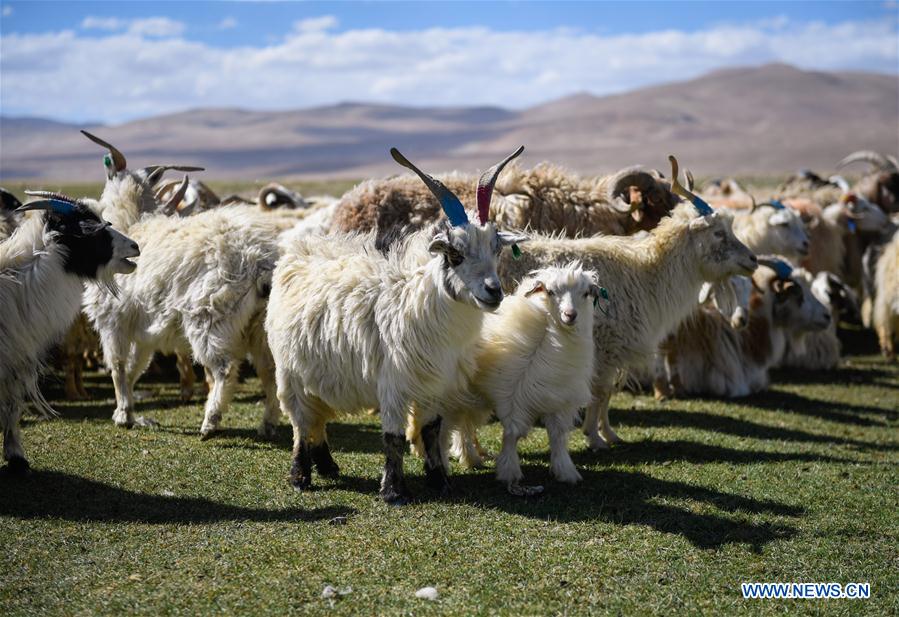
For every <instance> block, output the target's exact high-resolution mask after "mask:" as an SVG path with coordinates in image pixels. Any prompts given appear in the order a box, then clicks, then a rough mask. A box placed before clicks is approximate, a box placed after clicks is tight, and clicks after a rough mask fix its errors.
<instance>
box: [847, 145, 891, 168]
mask: <svg viewBox="0 0 899 617" xmlns="http://www.w3.org/2000/svg"><path fill="white" fill-rule="evenodd" d="M852 163H870V164H872V165H875V166H876V167H877V169H880V170H883V171H899V169H897V168H896V165H894V164H893V163H892V161H890V160H889V159H888V158H887V157H885V156H884V155H882V154H880V153H878V152H874V151H873V150H858V151H856V152H853V153H852V154H850V155H849V156H847V157H846V158H844V159H843V160H842V161H840V162H839V163H837V168H840V167H845V166H846V165H851V164H852Z"/></svg>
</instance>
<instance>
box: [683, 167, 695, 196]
mask: <svg viewBox="0 0 899 617" xmlns="http://www.w3.org/2000/svg"><path fill="white" fill-rule="evenodd" d="M684 180H686V182H687V190H688V191H692V190H693V187H694V186H696V181H695V180H694V179H693V172H692V171H690V170H689V169H685V170H684Z"/></svg>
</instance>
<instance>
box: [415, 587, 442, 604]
mask: <svg viewBox="0 0 899 617" xmlns="http://www.w3.org/2000/svg"><path fill="white" fill-rule="evenodd" d="M439 596H440V594H439V593H437V589H436V588H434V587H422V588H421V589H419V590H418V591H416V592H415V597H416V598H421V599H422V600H432V601H433V600H436V599H437V598H438V597H439Z"/></svg>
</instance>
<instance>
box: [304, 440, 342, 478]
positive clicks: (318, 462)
mask: <svg viewBox="0 0 899 617" xmlns="http://www.w3.org/2000/svg"><path fill="white" fill-rule="evenodd" d="M310 455H311V456H312V464H313V465H315V469H316V471H318V475H320V476H321V477H323V478H336V477H338V476H339V475H340V467H339V466H338V465H337V463H336V462H334V459H333V458H332V457H331V449H330V448H329V447H328V442H324V443H322V444H320V445H317V446H312V448H310Z"/></svg>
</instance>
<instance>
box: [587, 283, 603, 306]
mask: <svg viewBox="0 0 899 617" xmlns="http://www.w3.org/2000/svg"><path fill="white" fill-rule="evenodd" d="M587 293H588V294H590V295H591V296H593V300H594V302H595V301H596V300H597V299H598V298H599V297H600V296H601V295H602V288H601V287H600V286H599V285H597V284H596V283H591V284H590V289H588V290H587Z"/></svg>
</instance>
